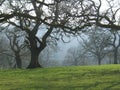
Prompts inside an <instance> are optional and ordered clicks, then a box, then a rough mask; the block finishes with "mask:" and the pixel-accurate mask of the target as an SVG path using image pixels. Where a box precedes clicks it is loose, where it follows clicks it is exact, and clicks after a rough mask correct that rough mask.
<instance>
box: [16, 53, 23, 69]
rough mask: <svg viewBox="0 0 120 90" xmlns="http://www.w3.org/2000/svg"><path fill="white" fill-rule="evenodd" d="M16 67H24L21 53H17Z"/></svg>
mask: <svg viewBox="0 0 120 90" xmlns="http://www.w3.org/2000/svg"><path fill="white" fill-rule="evenodd" d="M15 60H16V68H22V60H21V58H20V55H19V53H15Z"/></svg>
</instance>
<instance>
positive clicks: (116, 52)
mask: <svg viewBox="0 0 120 90" xmlns="http://www.w3.org/2000/svg"><path fill="white" fill-rule="evenodd" d="M117 56H118V49H117V48H115V50H114V64H118V62H117Z"/></svg>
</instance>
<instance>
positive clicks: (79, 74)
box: [0, 65, 120, 90]
mask: <svg viewBox="0 0 120 90" xmlns="http://www.w3.org/2000/svg"><path fill="white" fill-rule="evenodd" d="M0 90H120V65H102V66H76V67H75V66H72V67H56V68H43V69H32V70H15V69H14V70H0Z"/></svg>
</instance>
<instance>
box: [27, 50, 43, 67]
mask: <svg viewBox="0 0 120 90" xmlns="http://www.w3.org/2000/svg"><path fill="white" fill-rule="evenodd" d="M38 60H39V53H38V52H36V51H34V52H31V61H30V64H29V65H28V67H27V68H42V66H41V65H40V64H39V61H38Z"/></svg>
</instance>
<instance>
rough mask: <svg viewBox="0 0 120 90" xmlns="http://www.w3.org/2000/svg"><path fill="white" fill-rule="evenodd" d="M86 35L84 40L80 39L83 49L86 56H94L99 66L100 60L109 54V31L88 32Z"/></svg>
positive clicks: (98, 29)
mask: <svg viewBox="0 0 120 90" xmlns="http://www.w3.org/2000/svg"><path fill="white" fill-rule="evenodd" d="M86 35H87V38H86V39H85V38H83V37H82V41H83V47H84V49H85V50H86V51H87V54H88V55H90V56H94V57H95V58H96V59H97V60H98V65H101V61H102V59H103V58H104V57H105V56H106V54H107V53H109V47H110V45H109V43H110V42H111V35H109V31H106V30H102V29H101V28H94V29H92V30H89V32H87V34H86Z"/></svg>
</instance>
